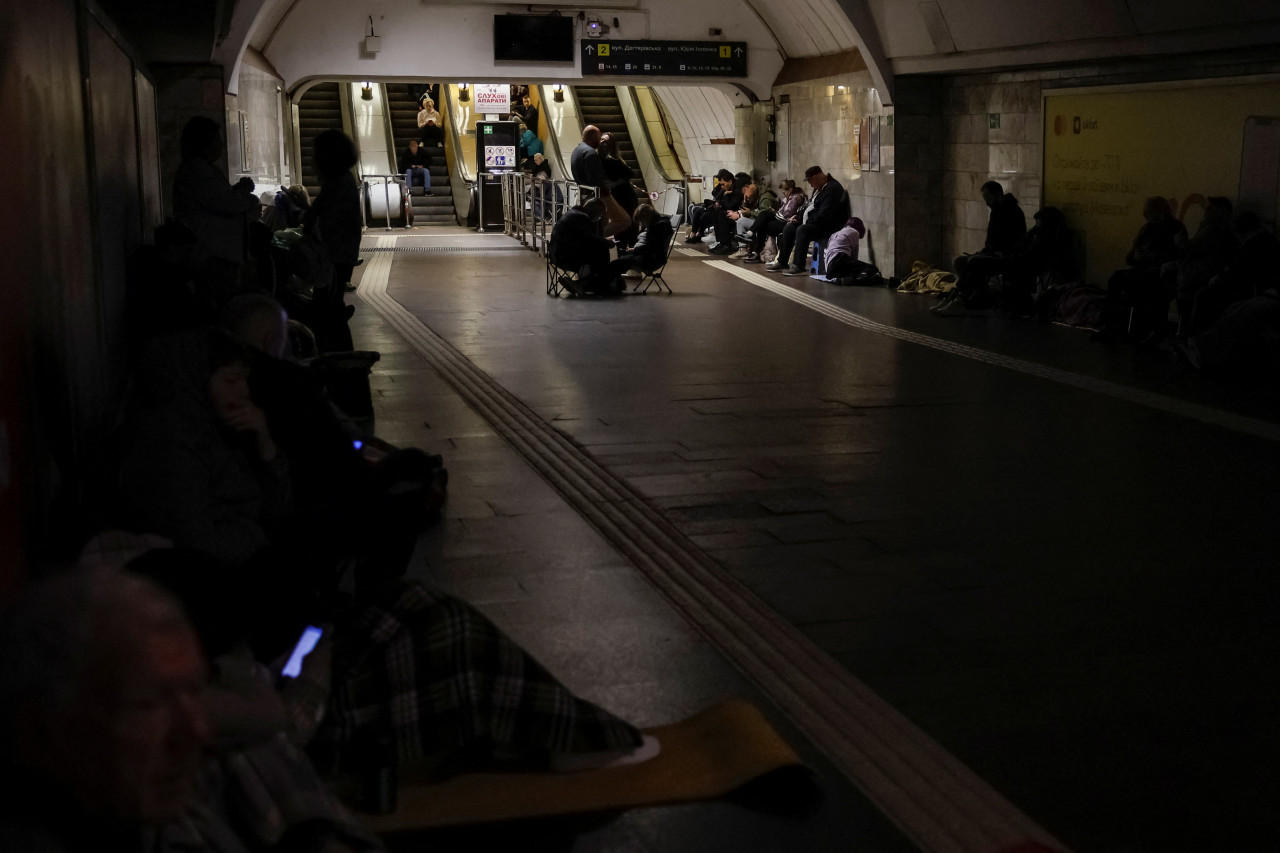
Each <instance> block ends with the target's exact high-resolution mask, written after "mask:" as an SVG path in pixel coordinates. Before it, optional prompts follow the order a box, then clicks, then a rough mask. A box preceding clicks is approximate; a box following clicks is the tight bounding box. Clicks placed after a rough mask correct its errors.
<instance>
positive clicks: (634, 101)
mask: <svg viewBox="0 0 1280 853" xmlns="http://www.w3.org/2000/svg"><path fill="white" fill-rule="evenodd" d="M617 88H619V89H626V91H627V97H628V98H630V99H631V107H632V109H634V110H635V111H636V115H637V116H639V117H640V132H641V133H643V134H644V139H645V142H647V143H648V144H649V150H650V151H651V152H653V160H654V162H655V163H656V164H657V166H658V174H659V175H660V176H661V177H662V180H664V181H666V182H667V183H668V184H678V183H681V182H682V181H683V180H684V176H683V175H681V176H680V177H677V178H673V177H671V176H670V175H668V174H667V170H666V169H665V168H664V167H663V165H662V158H661V157H659V156H658V147H657V145H656V144H654V141H653V134H651V133H649V123H648V122H647V121H645V116H644V110H643V109H642V108H641V107H640V99H639V98H637V97H636V87H635V86H618V87H617ZM654 97H655V98H656V97H657V95H654ZM654 103H657V101H656V100H655V102H654ZM624 117H625V116H624ZM658 121H659V123H661V124H663V130H664V131H665V130H666V123H665V122H664V121H663V119H662V110H661V109H659V110H658ZM663 142H665V143H666V144H667V147H668V148H669V149H670V150H671V157H672V159H673V160H675V161H676V166H680V155H679V154H677V153H676V147H675V145H672V144H671V142H670V140H663ZM637 159H639V155H637Z"/></svg>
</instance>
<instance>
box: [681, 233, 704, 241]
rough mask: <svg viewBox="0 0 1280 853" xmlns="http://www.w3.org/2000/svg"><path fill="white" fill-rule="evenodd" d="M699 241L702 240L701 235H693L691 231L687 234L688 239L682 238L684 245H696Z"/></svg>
mask: <svg viewBox="0 0 1280 853" xmlns="http://www.w3.org/2000/svg"><path fill="white" fill-rule="evenodd" d="M700 240H702V236H701V235H699V234H694V233H693V232H692V231H690V232H689V236H688V237H685V238H684V241H685V242H686V243H697V242H699V241H700Z"/></svg>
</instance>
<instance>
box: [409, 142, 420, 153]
mask: <svg viewBox="0 0 1280 853" xmlns="http://www.w3.org/2000/svg"><path fill="white" fill-rule="evenodd" d="M409 150H410V151H411V152H413V153H414V154H417V153H418V140H416V139H410V140H409Z"/></svg>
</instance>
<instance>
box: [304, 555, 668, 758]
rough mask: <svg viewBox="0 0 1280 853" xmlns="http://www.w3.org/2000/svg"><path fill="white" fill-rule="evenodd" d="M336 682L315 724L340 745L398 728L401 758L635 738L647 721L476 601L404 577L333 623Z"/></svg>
mask: <svg viewBox="0 0 1280 853" xmlns="http://www.w3.org/2000/svg"><path fill="white" fill-rule="evenodd" d="M332 684H333V692H332V695H331V696H330V701H329V708H328V712H327V714H326V716H325V719H324V722H323V723H322V724H321V726H320V729H319V731H318V732H317V734H316V742H317V744H319V745H322V746H324V745H327V746H329V747H330V748H337V749H339V750H341V748H342V747H343V746H345V745H353V744H364V743H368V742H370V741H372V740H373V739H376V738H377V737H378V736H379V735H385V734H387V733H390V734H391V735H392V737H393V738H394V741H395V744H396V752H397V753H398V755H399V757H400V758H401V759H415V758H420V757H422V756H425V755H439V754H443V753H449V752H453V751H456V750H462V749H465V748H479V749H482V750H488V752H489V756H490V757H495V756H508V757H516V756H518V757H521V758H536V759H545V757H546V756H547V755H549V754H551V753H573V752H596V751H606V750H623V749H632V748H635V747H637V746H639V745H640V743H641V740H642V739H641V736H640V733H639V732H638V731H637V730H636V729H635V728H634V727H632V726H631V725H629V724H627V723H625V722H623V721H622V720H620V719H618V718H617V717H615V716H613V715H612V714H610V713H608V712H607V711H604V710H602V709H601V708H598V707H597V706H595V705H593V704H591V703H590V702H587V701H585V700H583V699H579V698H577V697H576V696H574V695H573V694H572V693H571V692H569V690H568V688H566V687H565V686H564V685H563V684H561V683H560V682H559V681H557V680H556V679H555V677H554V676H552V675H551V673H549V672H548V671H547V670H546V669H545V668H544V667H543V666H542V665H541V664H539V663H538V662H537V661H536V660H534V659H533V658H532V657H530V655H529V654H528V653H527V652H525V651H524V649H522V648H520V646H518V645H517V644H516V643H515V642H513V641H512V640H511V639H510V638H508V637H507V636H506V635H505V634H503V633H502V631H500V630H499V629H498V627H497V626H495V625H494V624H493V623H492V622H490V621H489V620H488V619H487V618H485V617H484V616H483V615H482V614H481V613H480V612H479V611H477V610H475V609H474V608H472V607H471V606H470V605H468V604H466V603H465V602H462V601H459V600H458V599H456V598H453V597H451V596H449V595H446V594H444V593H441V592H437V591H433V590H430V589H428V588H427V587H425V586H423V585H421V584H419V583H415V582H412V581H405V580H400V581H395V582H393V583H391V584H388V585H387V587H385V588H384V590H383V591H382V594H381V595H379V596H377V597H376V598H375V599H374V600H373V601H372V602H371V603H367V604H365V605H364V606H362V607H359V608H357V610H356V611H355V612H354V613H353V614H352V615H351V616H350V617H349V618H348V619H346V620H344V621H343V623H342V624H340V625H338V627H337V632H336V635H335V653H334V670H333V682H332Z"/></svg>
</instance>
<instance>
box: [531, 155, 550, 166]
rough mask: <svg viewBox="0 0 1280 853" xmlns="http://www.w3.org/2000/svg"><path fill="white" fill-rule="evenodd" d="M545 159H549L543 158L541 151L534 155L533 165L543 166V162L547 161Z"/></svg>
mask: <svg viewBox="0 0 1280 853" xmlns="http://www.w3.org/2000/svg"><path fill="white" fill-rule="evenodd" d="M545 159H547V158H546V157H543V156H542V152H541V151H539V152H538V153H537V154H534V155H533V164H534V165H535V166H541V165H542V161H543V160H545Z"/></svg>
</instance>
